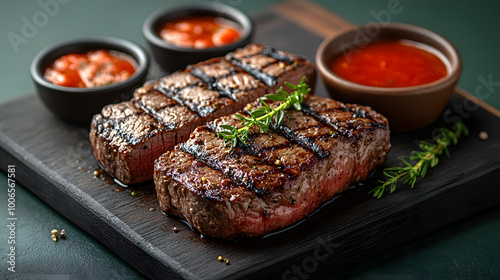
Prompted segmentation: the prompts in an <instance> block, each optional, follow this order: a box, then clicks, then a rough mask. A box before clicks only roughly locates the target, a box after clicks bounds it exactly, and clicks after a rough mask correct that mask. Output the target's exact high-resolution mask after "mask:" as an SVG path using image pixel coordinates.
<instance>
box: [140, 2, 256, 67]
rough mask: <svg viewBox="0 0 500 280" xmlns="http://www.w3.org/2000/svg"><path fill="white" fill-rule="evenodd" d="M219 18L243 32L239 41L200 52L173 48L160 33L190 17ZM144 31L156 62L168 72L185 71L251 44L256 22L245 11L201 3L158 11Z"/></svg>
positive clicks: (222, 5) (146, 23) (200, 50)
mask: <svg viewBox="0 0 500 280" xmlns="http://www.w3.org/2000/svg"><path fill="white" fill-rule="evenodd" d="M198 15H205V16H216V17H222V18H224V19H227V20H230V21H232V22H233V23H235V24H236V25H237V26H238V27H239V28H240V30H241V37H240V39H239V40H238V41H236V42H233V43H231V44H228V45H224V46H220V47H213V48H205V49H196V48H185V47H179V46H176V45H173V44H171V43H168V42H167V41H165V40H163V39H162V38H161V37H160V35H159V34H158V33H159V30H158V29H159V28H160V26H161V25H162V24H163V23H165V22H167V21H172V20H176V19H179V18H182V17H186V16H198ZM142 32H143V35H144V37H145V38H146V40H147V42H148V44H149V48H150V50H151V52H152V54H153V56H154V58H155V60H156V62H157V63H158V64H159V65H160V66H161V67H162V68H163V69H164V70H165V71H167V72H174V71H176V70H180V69H184V68H185V67H186V66H187V65H189V64H192V63H196V62H200V61H203V60H206V59H208V58H211V57H217V56H224V55H225V54H226V53H228V52H230V51H233V50H235V49H237V48H240V47H243V46H245V45H247V44H248V43H250V41H251V39H252V34H253V23H252V20H251V19H250V18H249V17H248V16H247V15H246V14H245V13H243V12H242V11H240V10H238V9H235V8H233V7H231V6H228V5H225V4H221V3H215V2H210V3H198V4H192V5H186V6H177V7H174V8H169V9H166V10H162V11H158V12H155V13H153V14H152V15H150V16H149V17H148V18H147V19H146V21H145V22H144V25H143V28H142Z"/></svg>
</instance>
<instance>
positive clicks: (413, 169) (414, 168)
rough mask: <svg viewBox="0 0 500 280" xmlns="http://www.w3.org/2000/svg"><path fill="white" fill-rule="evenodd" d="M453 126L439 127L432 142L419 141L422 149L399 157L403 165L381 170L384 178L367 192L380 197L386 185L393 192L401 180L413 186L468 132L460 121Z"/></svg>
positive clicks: (448, 154)
mask: <svg viewBox="0 0 500 280" xmlns="http://www.w3.org/2000/svg"><path fill="white" fill-rule="evenodd" d="M454 127H455V128H454V131H451V130H449V129H447V128H441V133H440V134H439V135H438V136H437V137H436V138H434V142H433V143H430V142H427V141H421V142H420V144H419V147H420V149H421V150H422V151H419V152H417V151H413V152H412V156H409V157H408V156H405V157H401V158H399V159H400V160H401V162H402V163H403V164H404V166H403V167H399V166H395V167H389V168H385V169H384V171H383V172H384V175H385V177H386V180H385V181H379V183H381V185H379V186H377V187H375V188H374V189H372V190H371V191H370V192H369V193H368V194H373V196H374V197H376V198H381V197H382V195H383V194H384V192H385V189H386V188H387V187H390V191H389V193H392V192H394V190H395V189H396V186H397V183H398V182H399V181H401V180H402V181H403V184H407V185H410V187H411V188H413V187H414V186H415V183H416V182H417V178H418V177H419V176H420V177H421V178H424V176H425V174H427V170H428V169H429V168H430V167H435V166H436V165H437V164H438V163H439V156H440V155H442V154H443V153H444V154H445V155H446V156H447V157H450V153H449V151H448V147H449V146H450V145H451V144H453V145H456V144H457V142H458V138H460V136H462V135H467V134H468V133H469V131H468V129H467V127H466V126H465V125H464V124H463V123H462V122H456V123H455V125H454ZM408 160H411V161H416V164H415V165H412V164H411V163H410V162H409V161H408Z"/></svg>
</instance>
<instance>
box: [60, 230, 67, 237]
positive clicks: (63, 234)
mask: <svg viewBox="0 0 500 280" xmlns="http://www.w3.org/2000/svg"><path fill="white" fill-rule="evenodd" d="M61 238H63V239H64V238H66V230H65V229H62V230H61Z"/></svg>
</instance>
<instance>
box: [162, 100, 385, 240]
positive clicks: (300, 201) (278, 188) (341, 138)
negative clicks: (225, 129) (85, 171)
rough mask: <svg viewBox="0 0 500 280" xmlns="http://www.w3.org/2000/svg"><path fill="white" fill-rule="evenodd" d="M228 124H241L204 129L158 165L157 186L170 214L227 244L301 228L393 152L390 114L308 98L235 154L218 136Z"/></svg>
mask: <svg viewBox="0 0 500 280" xmlns="http://www.w3.org/2000/svg"><path fill="white" fill-rule="evenodd" d="M255 105H257V104H255ZM273 105H275V106H277V104H275V103H273ZM257 106H258V105H257ZM241 113H242V114H245V111H243V112H241ZM246 113H248V112H246ZM221 124H232V125H238V124H239V121H238V119H237V118H235V117H234V116H233V115H231V116H225V117H222V118H219V119H216V120H214V121H212V122H209V123H207V124H206V125H203V126H200V127H198V128H196V129H195V131H194V132H193V133H192V134H191V135H190V137H189V139H188V140H187V141H186V142H183V143H180V144H178V145H176V147H175V149H174V150H173V151H169V152H167V153H165V154H163V155H162V156H161V157H159V158H158V159H157V160H156V161H155V172H154V182H155V186H156V193H157V195H158V200H159V204H160V207H161V209H162V210H163V212H165V213H166V214H169V215H175V216H178V217H180V218H182V219H185V220H186V221H187V222H189V224H190V225H191V226H192V227H193V228H195V229H196V230H197V231H199V232H200V233H201V234H203V235H207V236H211V237H216V238H222V239H234V238H239V237H251V236H260V235H263V234H266V233H269V232H272V231H275V230H278V229H282V228H284V227H287V226H290V225H292V224H294V223H296V222H298V221H299V220H301V219H303V218H305V217H306V216H307V215H309V214H310V213H311V212H313V211H314V210H315V209H317V208H318V207H319V206H320V205H322V204H323V203H325V202H326V201H328V200H330V199H331V198H332V197H333V196H334V195H335V194H338V193H341V192H344V191H345V190H346V189H347V188H348V187H349V185H350V184H352V183H356V182H360V181H362V180H365V179H366V178H367V177H368V175H369V174H370V173H371V172H372V171H373V170H374V169H375V168H377V167H378V166H379V165H381V164H382V163H383V162H384V160H385V158H386V156H387V153H388V152H389V150H390V147H391V144H390V131H389V127H388V122H387V119H386V118H385V117H384V116H382V115H380V114H378V113H377V112H375V111H374V110H372V109H371V108H369V107H365V106H359V105H355V104H344V103H341V102H337V101H335V100H331V99H327V98H322V97H317V96H306V97H305V99H304V103H303V110H302V111H295V110H293V109H290V110H287V111H286V112H285V117H284V119H283V122H282V123H281V125H280V126H271V127H272V129H271V131H270V132H269V134H261V133H260V132H259V129H258V128H256V127H254V128H252V131H251V132H250V138H251V141H249V143H248V145H243V144H241V145H239V146H238V147H236V148H235V149H234V151H233V152H232V153H229V147H225V146H224V141H223V139H221V138H218V137H217V136H216V132H217V131H218V127H219V125H221Z"/></svg>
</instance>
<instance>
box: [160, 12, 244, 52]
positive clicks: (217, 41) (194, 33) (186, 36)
mask: <svg viewBox="0 0 500 280" xmlns="http://www.w3.org/2000/svg"><path fill="white" fill-rule="evenodd" d="M158 34H159V35H160V37H161V38H162V39H163V40H165V41H167V42H169V43H171V44H173V45H176V46H179V47H185V48H196V49H206V48H213V47H220V46H224V45H228V44H231V43H233V42H235V41H237V40H238V39H239V38H240V37H241V35H240V31H239V28H237V27H236V24H233V23H231V22H230V21H229V20H226V19H223V18H220V17H214V16H189V17H184V18H181V19H177V20H174V21H169V22H166V23H164V24H163V25H161V27H160V29H159V31H158Z"/></svg>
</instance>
